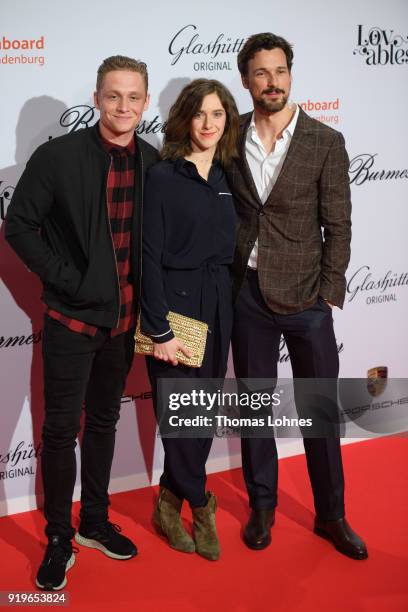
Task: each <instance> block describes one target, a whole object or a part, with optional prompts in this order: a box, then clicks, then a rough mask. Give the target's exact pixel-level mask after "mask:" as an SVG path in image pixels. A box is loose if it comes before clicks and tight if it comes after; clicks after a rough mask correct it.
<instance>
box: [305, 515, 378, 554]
mask: <svg viewBox="0 0 408 612" xmlns="http://www.w3.org/2000/svg"><path fill="white" fill-rule="evenodd" d="M313 531H314V533H315V534H316V535H318V536H320V537H321V538H325V539H326V540H330V541H331V542H332V543H333V544H334V546H335V548H336V549H337V550H338V551H339V552H341V553H343V555H347V557H351V559H367V557H368V552H367V547H366V545H365V544H364V542H363V540H362V539H361V538H360V536H358V535H357V534H356V533H355V531H353V530H352V528H351V527H350V525H349V524H348V522H347V521H346V519H345V518H341V519H338V520H337V521H321V520H320V519H318V518H317V517H316V519H315V525H314V530H313Z"/></svg>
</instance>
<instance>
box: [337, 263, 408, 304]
mask: <svg viewBox="0 0 408 612" xmlns="http://www.w3.org/2000/svg"><path fill="white" fill-rule="evenodd" d="M370 270H371V268H370V266H361V267H360V268H359V269H358V270H356V272H354V274H352V276H351V277H350V280H349V281H348V283H347V293H348V295H349V298H348V300H347V301H348V302H352V301H353V300H354V299H355V298H357V297H358V296H359V295H363V296H364V297H365V302H366V304H381V303H383V302H396V301H397V291H395V289H396V288H397V287H398V288H399V287H406V286H407V285H408V272H392V271H391V270H388V272H386V273H385V274H384V275H382V276H380V277H378V276H374V275H373V274H372V272H371V271H370ZM393 290H394V291H393ZM373 294H375V295H373Z"/></svg>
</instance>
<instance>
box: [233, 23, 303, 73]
mask: <svg viewBox="0 0 408 612" xmlns="http://www.w3.org/2000/svg"><path fill="white" fill-rule="evenodd" d="M262 49H265V50H266V51H270V50H271V49H282V51H283V52H284V54H285V55H286V63H287V65H288V69H289V72H290V71H291V69H292V63H293V51H292V45H290V44H289V43H288V41H287V40H285V39H284V38H282V37H281V36H276V35H275V34H272V33H271V32H263V33H262V34H253V35H252V36H250V37H249V38H248V39H247V41H246V43H245V45H244V46H243V47H242V49H241V51H240V52H239V53H238V59H237V61H238V70H239V71H240V73H241V75H242V76H246V75H247V72H248V62H249V60H251V59H253V58H254V57H255V55H256V54H257V53H258V51H262Z"/></svg>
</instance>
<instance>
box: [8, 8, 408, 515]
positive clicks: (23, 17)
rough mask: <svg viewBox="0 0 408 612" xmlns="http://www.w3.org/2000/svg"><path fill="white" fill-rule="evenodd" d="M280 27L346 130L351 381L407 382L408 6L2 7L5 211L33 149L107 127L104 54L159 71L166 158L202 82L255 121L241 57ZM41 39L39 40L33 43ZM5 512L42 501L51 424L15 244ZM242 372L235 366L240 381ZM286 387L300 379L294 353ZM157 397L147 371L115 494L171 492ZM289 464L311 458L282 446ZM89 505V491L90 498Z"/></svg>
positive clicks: (327, 118) (35, 305)
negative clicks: (370, 377)
mask: <svg viewBox="0 0 408 612" xmlns="http://www.w3.org/2000/svg"><path fill="white" fill-rule="evenodd" d="M265 30H267V31H272V32H274V33H276V34H280V35H282V36H284V37H285V38H287V39H288V40H289V41H290V42H292V43H293V45H294V53H295V61H294V67H293V87H292V95H291V98H292V100H293V101H296V102H298V103H300V104H302V106H303V108H304V109H305V110H306V111H307V112H309V114H310V115H312V116H313V117H316V118H317V119H319V120H321V121H323V122H325V123H327V124H329V125H331V126H332V127H334V128H335V129H338V130H340V131H342V132H343V134H344V136H345V138H346V143H347V149H348V152H349V156H350V160H351V165H350V181H351V188H352V198H353V242H352V257H351V262H350V266H349V269H348V273H347V278H348V292H347V298H346V304H345V308H344V310H343V311H339V310H338V309H336V311H335V314H334V317H335V326H336V335H337V341H338V345H339V351H340V358H341V375H342V376H345V377H362V378H365V377H366V376H367V370H368V369H369V368H371V367H374V366H386V367H388V373H389V376H392V377H405V376H406V374H407V365H406V364H407V358H406V347H407V339H408V338H407V336H408V334H407V324H406V313H407V306H408V263H407V241H406V235H407V221H408V211H407V207H406V205H407V179H408V170H407V154H406V142H407V132H408V128H407V121H406V100H407V93H408V79H407V66H408V3H407V2H406V0H388V2H383V0H354V1H343V2H342V3H339V2H327V0H309V1H308V2H306V3H305V2H302V1H301V0H293V1H292V2H290V3H282V2H277V1H276V0H252V1H251V2H250V3H249V2H247V1H244V0H235V1H234V3H220V2H219V1H218V0H207V1H206V3H205V5H202V4H201V3H195V2H194V1H192V0H189V1H187V0H186V1H184V0H173V2H165V1H162V0H152V1H151V2H147V3H145V2H141V1H140V0H123V1H122V3H121V4H120V6H119V5H115V4H114V3H112V2H111V1H110V2H107V1H106V0H88V1H87V2H86V3H84V2H82V1H79V0H70V2H68V3H67V2H62V1H56V0H36V1H35V2H34V1H28V0H2V1H1V3H0V77H1V92H2V95H1V105H2V113H1V145H2V146H1V148H0V214H1V221H3V220H4V216H5V213H6V211H7V206H8V204H9V201H10V198H11V196H12V193H13V189H14V186H15V185H16V183H17V181H18V178H19V176H20V174H21V172H22V171H23V168H24V165H25V163H26V161H27V159H28V157H29V156H30V155H31V153H32V152H33V150H34V149H35V148H36V147H37V146H38V145H39V144H41V143H42V142H44V141H46V140H47V139H49V138H54V137H56V136H58V135H61V134H64V133H66V132H69V131H71V130H74V129H81V128H83V127H84V126H86V125H91V124H92V123H94V122H95V121H96V120H97V114H96V112H94V109H93V105H92V92H93V89H94V83H95V75H96V70H97V67H98V65H99V64H100V62H101V61H102V59H103V58H105V57H107V56H109V55H113V54H117V53H120V54H124V55H129V56H132V57H136V58H139V59H143V60H144V61H146V62H147V64H148V68H149V76H150V92H151V104H150V108H149V110H148V111H147V112H146V113H145V118H144V121H143V123H142V124H141V125H140V127H139V132H140V133H141V134H142V136H143V137H144V138H146V139H147V140H148V141H149V142H151V143H152V144H154V145H155V146H160V142H161V137H162V126H163V122H164V121H165V119H166V116H167V112H168V109H169V107H170V105H171V104H172V102H173V101H174V99H175V97H176V96H177V94H178V92H179V91H180V89H181V88H182V87H183V86H184V85H185V84H186V83H187V82H188V81H189V80H191V79H192V78H197V77H211V78H217V79H219V80H221V81H222V82H223V83H225V84H226V85H227V86H228V87H229V88H230V89H231V91H232V92H233V94H234V96H235V97H236V100H237V104H238V107H239V109H240V111H241V112H246V111H248V110H249V109H250V108H251V103H250V98H249V95H248V93H247V92H246V91H245V90H244V89H243V88H242V87H241V83H240V77H239V74H238V71H237V68H236V55H237V52H238V51H239V49H240V48H241V46H242V44H243V42H244V40H245V39H246V37H247V36H249V35H250V34H252V33H255V32H259V31H265ZM30 41H31V42H30ZM0 268H1V275H2V283H1V284H0V303H1V319H0V323H1V329H0V373H1V429H0V514H8V513H13V512H18V511H22V510H25V509H28V508H31V507H35V506H36V504H37V503H38V502H40V501H41V483H40V478H39V473H38V472H37V459H36V457H37V456H38V455H39V454H40V453H41V444H40V433H41V423H42V414H43V405H42V371H41V367H42V366H41V330H42V312H43V307H42V306H41V302H40V294H41V288H40V283H39V282H38V280H37V279H36V278H35V277H34V276H33V275H32V274H31V273H30V272H29V271H28V270H27V269H26V268H25V267H24V266H23V265H22V264H21V263H20V262H19V261H18V259H17V258H16V256H15V255H14V254H13V253H12V252H11V250H10V249H9V247H8V245H7V244H6V242H5V240H4V232H3V230H2V231H1V234H0ZM231 372H232V370H231ZM280 374H281V375H282V376H290V375H291V371H290V365H289V362H288V357H287V352H286V349H285V347H284V346H282V350H281V369H280ZM149 398H150V393H149V385H148V382H147V378H146V374H145V371H144V365H143V362H142V361H141V360H139V359H137V360H136V362H135V365H134V367H133V369H132V373H131V376H130V377H129V381H128V385H127V389H126V394H125V397H124V398H123V407H122V418H121V421H120V424H119V430H118V439H117V450H116V455H115V461H114V466H113V474H112V476H113V479H112V491H118V490H124V489H128V488H132V487H137V486H144V485H148V484H150V483H151V482H157V479H158V476H159V474H160V469H161V465H162V449H161V444H160V442H159V441H158V440H157V437H156V433H155V422H154V418H153V414H152V409H151V403H150V399H149ZM279 446H280V454H281V455H287V454H291V453H294V452H300V451H301V446H300V445H299V442H298V441H290V440H281V441H280V444H279ZM238 464H239V441H238V440H236V439H235V440H232V441H231V440H230V441H226V440H216V441H215V443H214V445H213V450H212V454H211V457H210V460H209V469H210V471H211V470H218V469H226V468H228V467H230V466H236V465H238ZM76 493H78V490H77V491H76Z"/></svg>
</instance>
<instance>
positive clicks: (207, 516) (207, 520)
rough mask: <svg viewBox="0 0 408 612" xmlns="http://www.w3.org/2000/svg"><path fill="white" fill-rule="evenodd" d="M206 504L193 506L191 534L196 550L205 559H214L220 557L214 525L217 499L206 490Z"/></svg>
mask: <svg viewBox="0 0 408 612" xmlns="http://www.w3.org/2000/svg"><path fill="white" fill-rule="evenodd" d="M206 495H207V499H208V502H207V505H206V506H202V507H200V508H193V534H194V540H195V547H196V551H197V552H198V554H199V555H201V556H202V557H205V559H209V560H210V561H216V560H217V559H219V557H220V543H219V541H218V536H217V529H216V525H215V512H216V510H217V499H216V497H215V495H213V494H212V493H211V492H210V491H208V492H207V494H206Z"/></svg>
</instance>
